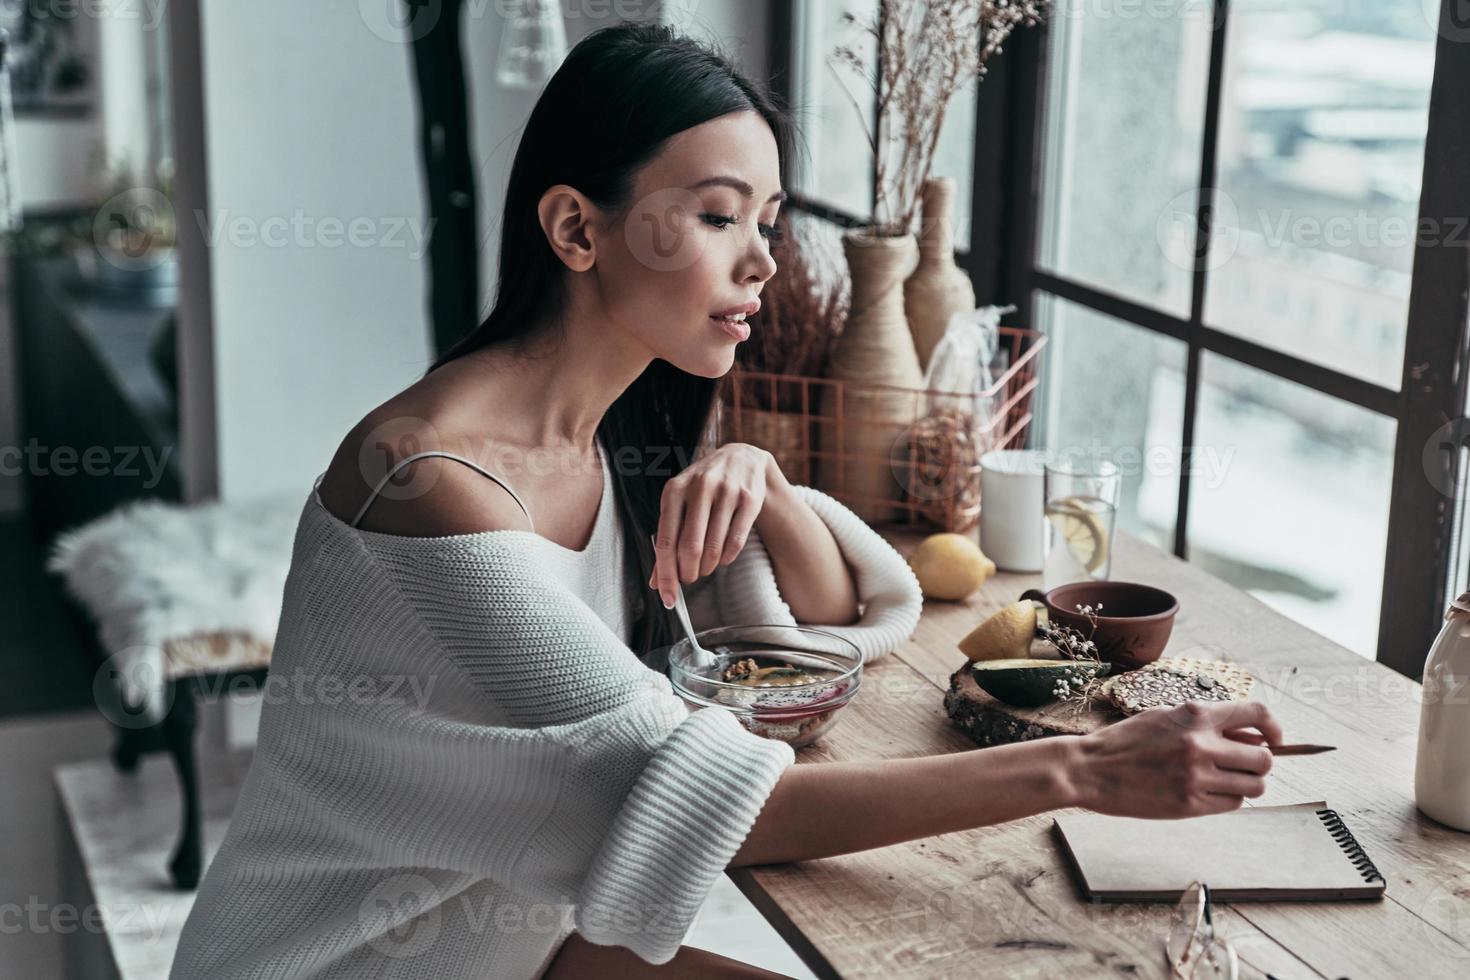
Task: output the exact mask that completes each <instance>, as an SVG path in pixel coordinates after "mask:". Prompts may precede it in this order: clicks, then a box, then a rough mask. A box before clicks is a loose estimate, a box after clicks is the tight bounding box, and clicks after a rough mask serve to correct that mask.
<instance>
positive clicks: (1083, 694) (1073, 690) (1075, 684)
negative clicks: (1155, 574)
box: [1036, 602, 1107, 716]
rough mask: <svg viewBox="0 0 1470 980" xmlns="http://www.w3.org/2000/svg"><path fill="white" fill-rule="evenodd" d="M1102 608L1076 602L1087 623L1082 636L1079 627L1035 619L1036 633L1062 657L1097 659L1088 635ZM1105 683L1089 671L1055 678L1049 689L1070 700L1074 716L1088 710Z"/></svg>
mask: <svg viewBox="0 0 1470 980" xmlns="http://www.w3.org/2000/svg"><path fill="white" fill-rule="evenodd" d="M1102 608H1103V606H1102V603H1100V602H1099V603H1098V604H1097V605H1096V606H1092V605H1081V604H1079V605H1078V606H1077V607H1076V609H1077V611H1078V612H1079V613H1081V614H1082V615H1083V616H1085V617H1086V618H1087V622H1088V624H1089V629H1088V635H1087V636H1083V635H1082V631H1081V630H1079V629H1077V628H1075V627H1072V626H1063V625H1061V624H1056V623H1037V624H1036V635H1037V636H1038V637H1040V638H1041V639H1043V640H1045V641H1047V642H1048V643H1050V644H1051V645H1052V646H1054V647H1056V649H1057V652H1058V653H1060V654H1061V655H1062V657H1063V658H1064V659H1067V660H1079V661H1085V662H1090V663H1101V662H1102V656H1101V655H1100V653H1099V652H1098V649H1097V643H1096V642H1095V641H1094V640H1093V639H1092V637H1093V636H1095V635H1096V633H1097V618H1098V614H1099V613H1100V612H1102ZM1106 683H1107V679H1106V678H1105V677H1102V676H1099V675H1097V674H1089V675H1087V676H1086V677H1083V678H1076V677H1074V678H1071V679H1064V680H1060V681H1058V682H1057V685H1056V687H1055V688H1054V689H1053V690H1052V693H1053V694H1054V695H1055V696H1056V698H1057V700H1058V701H1065V702H1070V703H1071V704H1072V706H1073V714H1074V716H1075V715H1079V714H1081V713H1082V712H1084V711H1088V710H1091V704H1092V701H1093V698H1094V697H1096V696H1097V695H1098V693H1099V692H1100V691H1101V689H1102V686H1103V685H1104V684H1106Z"/></svg>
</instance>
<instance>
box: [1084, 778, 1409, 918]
mask: <svg viewBox="0 0 1470 980" xmlns="http://www.w3.org/2000/svg"><path fill="white" fill-rule="evenodd" d="M1056 828H1057V833H1058V836H1060V837H1061V839H1062V846H1063V848H1064V850H1066V852H1067V855H1068V857H1069V858H1070V859H1071V862H1072V866H1073V867H1074V868H1075V869H1076V871H1077V876H1078V878H1079V880H1080V882H1081V885H1082V890H1083V892H1084V893H1085V894H1086V895H1087V897H1088V898H1089V899H1095V900H1098V901H1104V902H1172V901H1177V900H1178V898H1179V896H1180V895H1181V894H1183V892H1184V889H1185V888H1186V887H1188V885H1189V883H1190V882H1191V881H1194V880H1195V879H1199V880H1200V881H1203V882H1204V883H1205V884H1207V885H1209V886H1210V896H1211V897H1212V898H1213V899H1216V900H1218V901H1222V902H1264V901H1322V900H1330V899H1339V898H1382V897H1383V891H1384V888H1385V887H1386V885H1387V883H1386V882H1385V881H1384V879H1383V875H1381V874H1379V873H1378V869H1377V868H1376V867H1375V866H1374V865H1373V862H1372V861H1371V860H1370V859H1369V858H1368V855H1367V854H1366V853H1365V852H1364V850H1363V847H1362V845H1360V844H1359V843H1358V841H1357V839H1356V838H1355V837H1354V836H1353V834H1352V831H1350V830H1348V828H1347V825H1346V824H1345V823H1344V822H1343V820H1342V817H1340V816H1339V815H1338V813H1337V811H1336V810H1333V809H1330V808H1329V807H1328V806H1327V804H1326V803H1325V802H1321V801H1318V802H1316V803H1296V804H1293V805H1291V806H1252V807H1244V808H1242V809H1239V810H1231V811H1230V812H1228V813H1218V814H1213V815H1211V816H1207V817H1190V818H1186V819H1183V820H1139V819H1134V818H1132V817H1110V816H1104V815H1102V814H1096V813H1079V814H1067V815H1064V816H1060V817H1057V818H1056Z"/></svg>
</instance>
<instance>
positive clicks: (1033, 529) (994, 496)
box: [980, 449, 1047, 572]
mask: <svg viewBox="0 0 1470 980" xmlns="http://www.w3.org/2000/svg"><path fill="white" fill-rule="evenodd" d="M1046 459H1047V454H1046V450H1044V449H997V450H995V451H993V452H988V453H986V454H985V455H984V456H981V457H980V550H981V551H983V552H985V554H986V557H988V558H989V559H990V560H991V561H993V562H995V566H996V567H997V568H999V569H1001V570H1002V571H1007V572H1039V571H1041V566H1042V565H1043V563H1044V562H1045V561H1046V553H1045V544H1046V535H1045V530H1046V525H1045V521H1046V514H1045V503H1046V502H1045V499H1044V495H1045V486H1044V484H1045V478H1046Z"/></svg>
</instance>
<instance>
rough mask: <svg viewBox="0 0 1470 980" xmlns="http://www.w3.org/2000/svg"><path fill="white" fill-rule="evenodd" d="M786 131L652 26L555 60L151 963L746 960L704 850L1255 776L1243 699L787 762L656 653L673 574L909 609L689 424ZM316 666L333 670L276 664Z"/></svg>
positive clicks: (729, 337) (699, 595) (306, 544)
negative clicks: (473, 298)
mask: <svg viewBox="0 0 1470 980" xmlns="http://www.w3.org/2000/svg"><path fill="white" fill-rule="evenodd" d="M787 132H788V131H787V127H786V124H785V121H784V119H783V117H782V115H781V114H780V113H779V112H778V111H777V109H776V108H775V107H774V106H773V105H772V103H771V101H770V100H769V98H768V97H767V96H766V95H764V94H762V92H761V91H759V90H758V89H757V88H755V87H754V86H753V85H751V84H750V83H749V82H748V81H746V80H745V79H743V78H742V77H741V76H740V75H738V74H737V73H736V72H735V71H734V70H733V69H732V68H731V67H730V66H729V65H728V64H727V63H726V62H725V61H724V60H722V59H721V58H719V57H718V56H716V55H714V54H712V53H710V52H708V51H706V50H705V49H703V48H701V47H700V46H699V45H697V44H695V43H694V42H692V41H689V40H686V39H682V38H679V37H676V36H675V35H673V34H672V33H671V32H670V31H669V30H668V29H666V28H660V27H647V26H622V27H617V28H609V29H606V30H603V31H599V32H597V33H595V34H593V35H591V36H590V37H588V38H587V39H586V40H584V41H583V42H582V43H580V44H579V45H577V46H576V48H575V49H574V50H573V51H572V52H571V53H570V54H569V56H568V58H567V60H566V62H565V63H564V64H563V66H562V67H561V68H560V70H559V71H558V72H557V74H556V76H555V77H554V78H553V79H552V80H551V81H550V82H549V83H548V85H547V87H546V90H545V91H544V92H543V94H542V96H541V98H540V100H539V101H538V103H537V105H536V108H535V110H534V111H533V112H532V115H531V118H530V120H529V122H528V124H527V126H526V130H525V133H524V135H523V137H522V139H521V143H520V146H519V149H518V151H517V154H516V158H515V161H514V165H513V167H512V171H511V176H510V182H509V188H508V194H507V200H506V209H505V216H504V223H503V226H502V243H501V254H500V278H499V292H498V295H497V299H496V303H495V306H494V309H493V310H492V312H491V313H490V314H489V316H488V318H487V319H486V320H485V322H484V323H483V324H481V325H480V326H479V328H478V329H476V330H474V331H473V332H472V333H470V334H469V335H468V336H467V337H466V338H465V339H464V340H463V341H462V342H461V343H459V344H458V345H457V346H456V347H455V348H454V349H453V350H451V351H449V352H448V353H447V354H446V355H445V356H444V357H442V358H441V359H440V360H439V361H438V362H437V363H436V364H435V365H434V366H433V367H432V368H431V369H430V371H429V372H428V373H427V374H426V375H425V376H424V377H423V378H422V379H420V380H419V381H418V382H416V383H415V384H413V385H412V386H411V387H409V388H408V389H406V390H405V391H403V392H401V393H400V394H399V395H397V396H395V397H394V398H392V399H390V400H389V401H388V402H386V403H385V404H384V405H382V406H380V407H379V408H378V409H376V410H374V411H373V412H372V413H370V414H369V415H368V416H367V417H366V418H364V419H363V420H362V421H361V422H360V423H359V424H358V426H357V427H356V428H355V429H354V430H353V432H352V433H351V434H349V435H348V437H347V438H346V439H345V440H344V441H343V443H342V446H341V448H340V449H339V450H338V452H337V454H336V456H335V457H334V459H333V460H332V462H331V464H330V465H329V467H328V469H327V471H326V472H325V473H324V474H323V475H322V476H321V477H320V478H319V479H318V481H317V486H316V487H315V488H314V492H313V494H312V495H311V497H310V498H309V499H308V500H307V502H306V504H305V507H304V509H303V513H302V518H301V523H300V524H299V525H298V529H297V537H296V543H295V551H294V554H293V561H292V567H291V573H290V577H289V580H288V582H287V585H286V592H285V597H284V603H283V609H282V615H281V624H280V630H279V633H278V637H277V643H276V650H275V655H274V659H273V663H272V667H271V672H272V674H273V675H282V676H283V677H290V678H298V677H299V678H301V683H299V684H296V685H285V686H284V687H285V689H289V690H292V691H293V692H296V693H294V694H292V695H291V696H290V697H286V698H282V699H279V700H270V701H267V702H266V703H265V704H264V706H263V708H262V714H261V724H260V734H259V740H258V743H257V748H256V756H255V760H254V762H253V764H252V767H251V771H250V774H249V777H248V779H247V781H246V784H245V786H244V788H243V791H242V795H241V799H240V803H239V806H238V808H237V811H236V814H235V816H234V818H233V820H232V823H231V826H230V830H229V835H228V837H227V838H226V840H225V842H224V844H223V845H222V846H221V848H220V850H219V852H218V854H217V855H216V857H215V858H214V860H213V862H212V863H211V865H210V867H209V870H208V873H207V874H206V875H205V878H204V881H203V883H202V884H201V887H200V891H199V896H198V899H197V901H196V903H195V906H194V909H193V911H192V913H191V915H190V918H189V921H188V923H187V924H186V926H185V929H184V933H183V936H182V939H181V941H180V946H179V952H178V955H177V957H176V959H175V962H174V970H173V976H175V977H210V978H221V977H234V976H238V977H244V976H249V977H288V976H289V977H305V976H313V977H317V976H322V977H325V976H332V977H335V976H342V977H349V976H350V977H356V978H360V977H376V976H389V975H392V976H422V977H435V978H448V977H522V976H525V977H532V976H543V975H544V976H549V977H579V976H607V977H617V976H646V975H660V976H701V977H704V976H767V975H769V974H766V973H765V972H764V971H761V970H758V969H756V968H754V967H751V966H748V965H746V964H741V963H738V962H735V961H733V960H729V959H726V958H723V957H719V956H714V955H713V954H709V953H705V952H701V951H699V950H695V949H691V948H687V947H683V946H681V945H680V940H681V939H682V937H683V936H684V934H685V932H686V931H687V929H688V927H689V925H690V923H691V922H692V920H693V918H694V916H695V915H696V914H697V912H698V909H699V907H700V905H701V903H702V902H703V900H704V897H705V895H706V894H707V893H708V890H709V888H710V887H711V886H712V884H713V882H714V881H715V879H716V878H717V877H718V876H719V875H720V874H721V873H723V871H724V870H725V868H727V867H730V866H737V865H747V864H763V863H774V862H785V861H795V860H802V859H809V858H815V857H821V856H825V855H833V854H842V853H847V852H852V851H859V850H863V849H867V848H872V847H880V846H884V845H887V844H892V843H896V842H900V841H905V840H912V839H914V838H918V837H923V836H927V835H932V834H939V833H945V832H948V831H952V830H959V829H963V828H971V827H978V826H981V825H985V824H991V823H996V822H1000V821H1004V820H1011V819H1016V818H1019V817H1023V816H1027V815H1031V814H1037V813H1041V812H1044V811H1046V810H1049V809H1053V808H1057V807H1063V806H1084V807H1089V808H1092V809H1095V810H1099V811H1103V812H1108V813H1117V814H1133V815H1139V816H1149V817H1182V816H1189V815H1195V814H1204V813H1215V812H1220V811H1224V810H1229V809H1233V808H1235V807H1238V806H1240V805H1241V803H1242V801H1243V798H1245V797H1247V796H1257V795H1259V794H1260V793H1262V792H1263V790H1264V776H1265V774H1266V773H1267V771H1268V770H1269V768H1270V764H1271V757H1270V753H1269V752H1268V750H1266V749H1265V748H1262V747H1260V746H1251V745H1246V744H1244V743H1243V742H1242V741H1241V740H1239V739H1237V738H1235V737H1233V735H1234V733H1235V731H1236V730H1237V729H1243V728H1246V727H1254V728H1256V729H1257V730H1259V731H1260V732H1261V733H1262V734H1264V735H1265V736H1266V738H1267V739H1268V740H1271V741H1278V740H1279V739H1280V731H1279V730H1278V728H1277V726H1276V724H1275V723H1274V722H1273V721H1272V719H1271V718H1270V716H1269V714H1268V713H1267V712H1266V711H1265V710H1264V708H1261V707H1259V706H1235V707H1233V708H1232V707H1230V706H1210V707H1199V706H1186V707H1185V708H1181V709H1178V710H1172V711H1153V712H1148V713H1145V714H1143V715H1140V716H1137V717H1136V718H1132V719H1129V720H1127V721H1124V722H1122V723H1120V724H1117V725H1114V726H1112V727H1110V728H1109V729H1107V730H1106V731H1104V732H1100V733H1098V734H1095V735H1089V736H1086V737H1072V738H1053V739H1046V740H1044V741H1040V742H1032V743H1025V744H1019V745H1011V746H1004V747H999V748H993V749H985V750H980V751H974V752H967V753H961V754H957V755H949V756H936V757H930V758H920V759H905V760H890V761H887V762H884V763H880V764H869V763H830V764H825V765H804V766H793V765H792V763H793V761H794V755H793V753H792V750H791V748H790V747H789V746H787V745H786V744H784V743H782V742H778V741H773V740H767V739H763V738H759V737H757V736H755V735H752V734H750V733H749V732H746V731H745V730H744V729H743V728H741V727H740V726H739V724H738V723H736V722H735V721H734V719H733V716H731V715H730V714H728V713H726V712H720V711H698V712H693V713H688V712H687V711H686V710H685V708H684V707H683V705H682V703H681V702H680V701H679V700H678V699H677V698H676V697H675V696H674V695H673V693H672V691H671V689H670V687H669V684H668V680H667V678H666V677H665V676H664V675H663V674H662V673H660V672H659V671H658V670H657V669H654V668H658V667H660V666H661V663H660V659H659V652H660V651H661V650H663V649H665V648H666V647H667V645H668V644H669V643H670V642H671V641H672V638H673V636H674V633H673V627H672V625H671V623H672V618H671V614H670V613H669V611H668V608H667V607H668V605H669V603H670V602H671V601H672V596H673V590H674V589H676V588H677V587H679V586H681V585H684V586H688V589H687V590H686V591H687V593H688V594H689V597H690V605H691V611H692V613H693V614H694V618H695V620H696V623H697V625H699V626H700V627H704V626H709V625H715V624H716V623H719V622H788V623H794V622H796V621H801V622H809V623H820V624H824V626H825V627H826V628H828V629H831V630H833V631H835V632H839V633H842V634H843V635H845V636H847V637H849V638H850V639H852V640H853V642H854V643H855V644H856V645H857V646H858V648H859V649H860V650H861V651H862V653H863V655H864V658H865V659H872V658H875V657H879V656H882V655H884V654H886V653H887V652H889V651H891V650H892V649H893V648H894V647H896V646H897V645H899V644H900V643H902V642H903V641H904V640H906V639H907V638H908V636H909V635H910V633H911V632H912V630H913V627H914V625H915V623H916V621H917V617H918V612H919V608H920V605H921V599H920V597H919V593H918V588H917V583H916V581H915V580H914V578H913V576H912V573H911V572H909V570H908V568H907V566H906V565H905V564H904V562H903V561H902V559H901V558H900V557H899V556H898V555H897V554H896V553H895V552H894V551H893V550H892V549H891V548H890V547H888V546H887V545H886V543H884V542H883V541H882V539H881V538H879V537H878V536H877V535H876V534H875V533H874V532H873V531H872V530H871V529H869V528H867V527H866V526H865V525H863V524H862V522H861V521H859V520H857V518H856V517H855V516H854V515H853V514H852V512H851V511H849V510H847V509H846V508H845V507H843V506H842V505H840V504H838V503H837V502H836V501H834V500H832V498H830V497H827V496H826V495H825V494H822V493H820V492H818V491H815V490H813V489H811V488H808V487H801V486H792V485H791V484H789V483H787V482H786V481H785V479H784V478H783V477H782V476H781V473H780V471H779V469H778V468H777V467H776V466H775V465H774V462H773V459H772V457H771V456H770V454H768V453H766V452H764V451H761V450H758V449H756V448H754V447H751V446H746V445H738V444H737V445H726V446H723V447H721V448H719V449H717V450H714V451H710V452H705V453H703V454H702V455H697V454H696V453H695V449H696V447H698V446H700V445H701V436H702V434H703V433H704V432H705V431H706V427H707V425H708V423H709V421H710V413H711V407H712V405H713V404H714V403H715V399H716V397H717V387H716V386H717V382H718V379H719V378H721V377H722V376H723V375H725V374H726V373H727V371H728V370H729V368H730V367H731V364H732V361H733V356H734V350H735V346H736V345H737V344H738V343H739V342H740V341H741V340H742V339H744V338H745V337H746V336H747V335H748V327H746V326H745V325H744V324H743V323H742V322H740V321H741V314H747V315H748V314H749V313H750V312H752V311H753V310H754V309H755V308H756V307H757V306H758V296H759V293H760V291H761V287H762V285H763V284H764V283H765V282H766V280H767V279H769V278H770V276H771V275H772V273H773V272H774V270H775V267H776V263H775V260H774V259H773V257H772V249H773V248H774V247H775V243H774V242H773V239H774V238H775V237H776V236H775V234H774V230H773V226H774V222H775V219H776V214H777V212H778V210H779V206H780V202H781V198H782V196H783V187H784V185H785V182H784V180H783V177H784V174H785V173H786V157H787V152H786V151H787ZM645 582H646V584H647V587H648V589H647V590H645V589H643V588H642V587H641V585H638V584H635V583H645ZM651 590H657V593H658V596H659V598H660V599H661V600H662V601H661V602H658V603H654V602H651V601H645V598H644V595H645V592H649V591H651ZM635 651H637V652H636V654H635ZM325 680H331V681H333V682H334V683H333V685H332V689H333V690H334V691H338V692H341V691H347V692H353V691H354V690H355V691H356V696H341V695H340V694H339V696H337V697H335V698H331V699H329V698H327V697H324V696H323V697H315V696H312V695H311V694H310V693H306V694H303V693H300V692H303V691H305V692H313V691H318V690H322V689H324V688H325V687H326V685H325V684H323V683H322V682H323V681H325ZM313 685H315V686H313Z"/></svg>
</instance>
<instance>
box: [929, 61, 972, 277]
mask: <svg viewBox="0 0 1470 980" xmlns="http://www.w3.org/2000/svg"><path fill="white" fill-rule="evenodd" d="M978 84H979V83H977V82H971V83H970V84H969V85H966V86H963V87H962V88H961V89H960V90H959V91H958V92H956V93H955V94H954V98H953V99H951V100H950V103H949V108H948V110H946V112H945V115H944V129H943V130H941V131H940V133H939V143H938V145H937V146H936V147H935V148H934V176H936V177H953V178H954V179H955V183H956V184H957V185H958V186H957V187H956V188H955V195H954V214H952V215H950V217H951V218H952V219H953V220H954V245H955V248H958V249H965V250H968V249H969V247H970V195H971V192H972V190H973V181H974V174H975V90H976V86H977V85H978Z"/></svg>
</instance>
